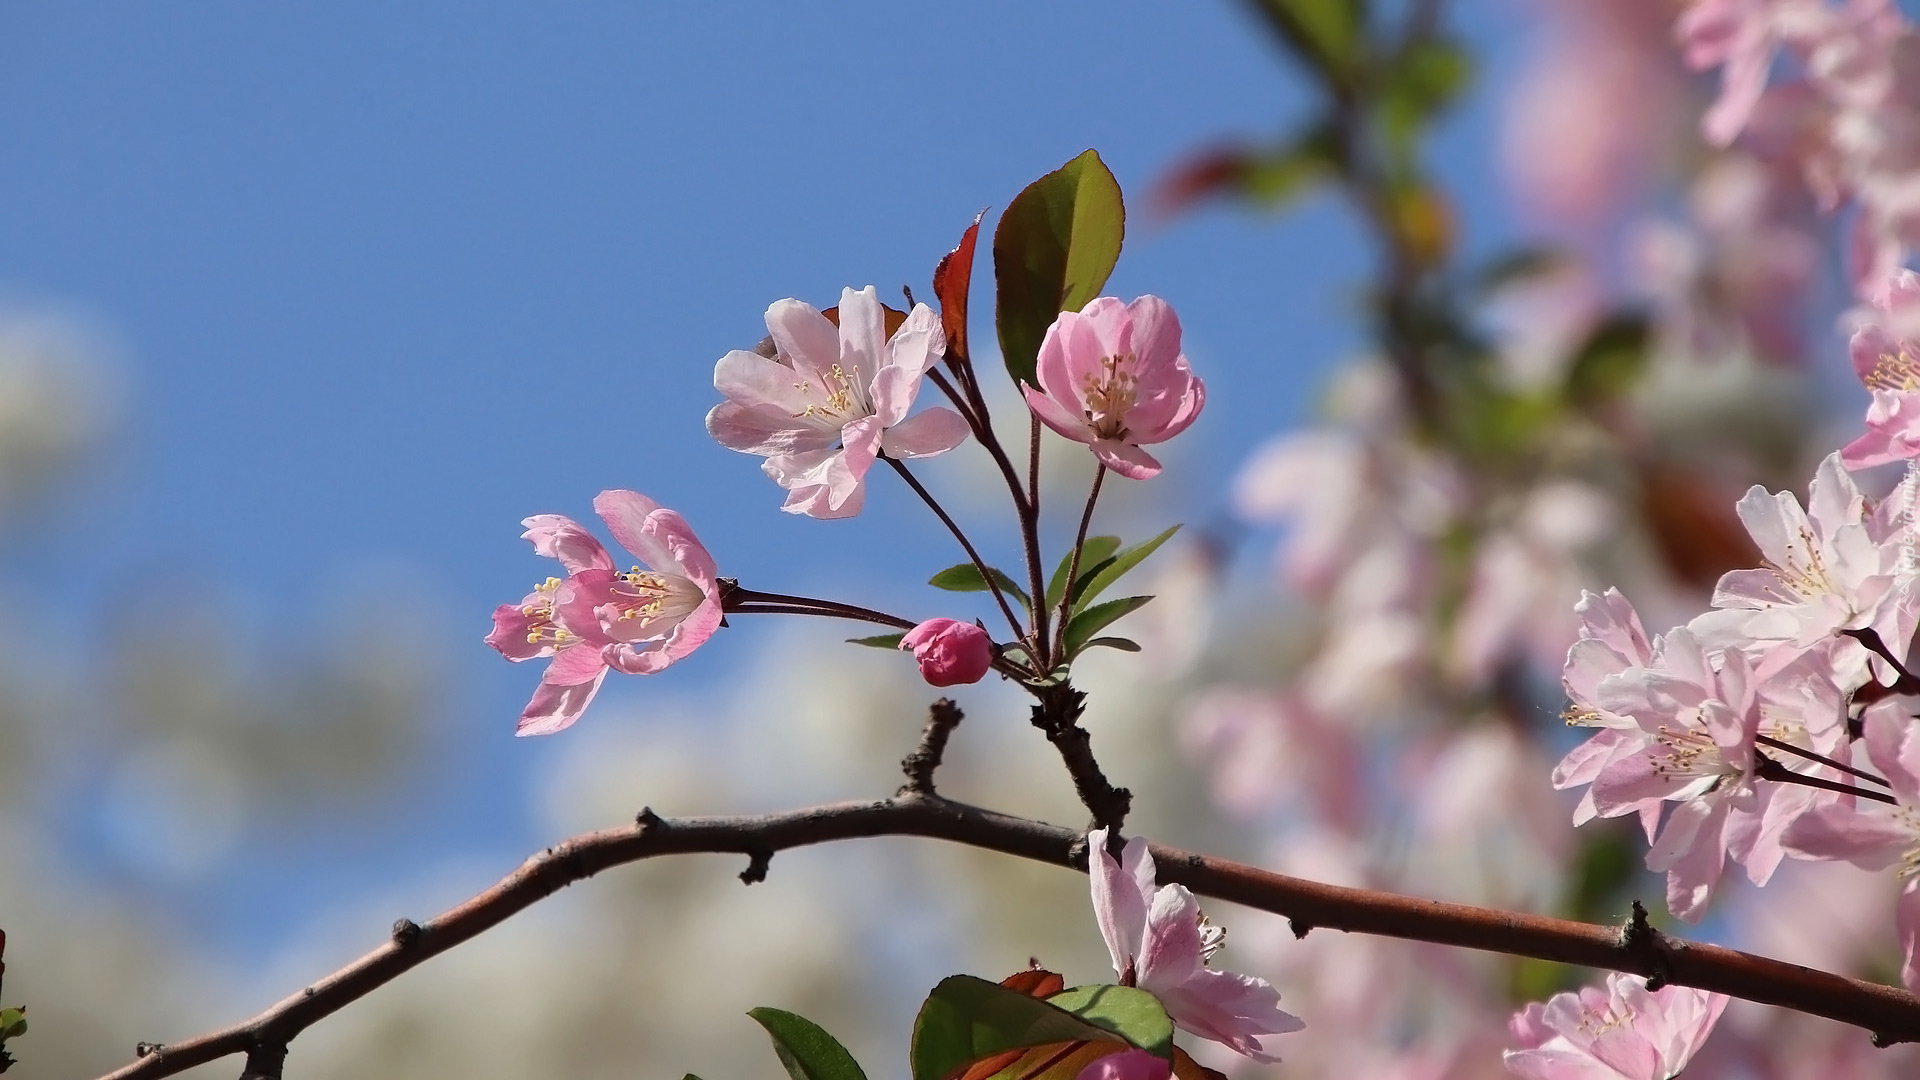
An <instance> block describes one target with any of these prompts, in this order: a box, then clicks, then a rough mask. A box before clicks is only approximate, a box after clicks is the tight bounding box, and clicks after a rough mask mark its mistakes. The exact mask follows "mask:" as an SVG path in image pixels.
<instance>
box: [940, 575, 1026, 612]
mask: <svg viewBox="0 0 1920 1080" xmlns="http://www.w3.org/2000/svg"><path fill="white" fill-rule="evenodd" d="M987 572H988V573H991V574H992V575H993V581H994V584H996V585H998V586H1000V591H1001V592H1004V593H1007V594H1008V595H1010V596H1013V597H1016V598H1018V599H1019V601H1020V606H1022V607H1024V608H1026V609H1027V610H1028V611H1032V610H1033V601H1032V600H1031V599H1029V598H1028V596H1027V594H1026V592H1025V591H1024V590H1022V589H1021V588H1020V586H1018V585H1015V584H1014V583H1013V579H1012V578H1010V577H1008V576H1007V575H1006V574H1005V573H1004V572H1003V571H1000V570H996V569H994V568H993V567H991V566H989V567H987ZM927 584H929V585H931V586H933V587H934V588H936V589H946V590H947V591H948V592H986V591H987V579H986V578H983V577H981V576H980V568H979V567H977V566H975V565H973V564H972V563H959V564H957V565H954V566H949V567H947V568H946V569H945V570H942V571H940V572H939V573H937V574H935V575H933V576H932V577H930V578H928V579H927Z"/></svg>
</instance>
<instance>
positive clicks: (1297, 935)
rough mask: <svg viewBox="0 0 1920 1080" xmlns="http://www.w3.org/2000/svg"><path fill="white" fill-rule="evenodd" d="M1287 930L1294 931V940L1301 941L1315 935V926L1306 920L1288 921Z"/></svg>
mask: <svg viewBox="0 0 1920 1080" xmlns="http://www.w3.org/2000/svg"><path fill="white" fill-rule="evenodd" d="M1287 929H1289V930H1291V931H1293V940H1295V941H1301V940H1303V939H1305V938H1306V936H1307V935H1308V934H1311V933H1313V924H1312V923H1310V922H1308V921H1306V920H1305V919H1288V920H1287Z"/></svg>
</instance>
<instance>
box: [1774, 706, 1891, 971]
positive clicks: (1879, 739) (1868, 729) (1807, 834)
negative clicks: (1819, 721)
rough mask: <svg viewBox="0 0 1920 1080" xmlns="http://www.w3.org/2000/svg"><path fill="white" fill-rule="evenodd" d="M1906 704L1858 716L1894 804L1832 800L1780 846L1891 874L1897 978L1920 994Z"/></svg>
mask: <svg viewBox="0 0 1920 1080" xmlns="http://www.w3.org/2000/svg"><path fill="white" fill-rule="evenodd" d="M1906 704H1907V703H1905V702H1902V701H1901V700H1900V699H1899V698H1888V699H1885V700H1882V701H1880V702H1876V703H1875V704H1873V705H1871V706H1868V708H1867V710H1866V712H1865V713H1864V714H1863V715H1862V717H1861V728H1862V735H1863V741H1864V742H1865V743H1866V745H1867V757H1868V759H1869V760H1870V761H1872V762H1873V765H1874V767H1875V768H1876V769H1878V770H1880V774H1881V776H1883V777H1884V778H1885V779H1886V781H1887V783H1888V785H1889V786H1890V787H1892V789H1893V795H1894V798H1895V799H1896V800H1897V802H1895V803H1893V804H1891V805H1889V804H1887V803H1881V802H1867V801H1859V802H1857V803H1855V804H1854V805H1851V806H1850V805H1846V804H1844V803H1841V802H1838V801H1833V802H1829V803H1828V804H1826V805H1824V806H1821V807H1819V808H1817V809H1815V810H1812V811H1810V812H1809V813H1806V814H1803V815H1801V816H1800V817H1799V818H1798V819H1796V820H1795V821H1794V822H1793V823H1792V824H1790V825H1788V826H1787V828H1786V831H1785V835H1784V837H1783V838H1782V844H1783V845H1784V846H1785V847H1786V849H1787V851H1788V852H1789V853H1790V854H1792V855H1795V856H1797V857H1800V858H1804V859H1842V860H1845V861H1847V862H1850V863H1853V864H1854V865H1855V866H1858V867H1861V868H1862V869H1866V870H1885V869H1888V868H1890V867H1891V868H1893V869H1894V870H1895V873H1896V874H1897V876H1898V877H1899V878H1900V881H1901V892H1900V899H1899V901H1898V903H1897V904H1896V906H1895V909H1894V918H1895V923H1896V925H1897V927H1898V931H1899V935H1900V950H1901V955H1902V958H1903V959H1902V963H1901V967H1900V977H1901V979H1902V981H1904V982H1905V983H1906V984H1907V988H1908V989H1910V990H1914V991H1916V992H1920V956H1916V955H1915V953H1916V946H1920V877H1917V876H1916V874H1915V868H1916V867H1920V728H1917V727H1916V726H1915V725H1914V724H1913V723H1912V722H1911V721H1910V720H1909V719H1908V718H1907V715H1906V711H1907V710H1906Z"/></svg>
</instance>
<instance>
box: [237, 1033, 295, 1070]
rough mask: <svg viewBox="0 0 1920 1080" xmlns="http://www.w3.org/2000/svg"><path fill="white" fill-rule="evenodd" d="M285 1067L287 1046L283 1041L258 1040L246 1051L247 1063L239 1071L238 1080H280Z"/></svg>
mask: <svg viewBox="0 0 1920 1080" xmlns="http://www.w3.org/2000/svg"><path fill="white" fill-rule="evenodd" d="M286 1067H287V1044H286V1041H285V1040H284V1039H259V1038H256V1039H255V1040H254V1041H253V1045H252V1046H250V1047H249V1048H248V1049H247V1063H246V1065H245V1066H244V1067H242V1068H241V1070H240V1080H280V1077H281V1075H282V1074H283V1073H284V1072H285V1071H286Z"/></svg>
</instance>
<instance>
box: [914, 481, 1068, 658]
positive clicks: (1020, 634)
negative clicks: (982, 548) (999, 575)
mask: <svg viewBox="0 0 1920 1080" xmlns="http://www.w3.org/2000/svg"><path fill="white" fill-rule="evenodd" d="M880 460H882V461H884V462H886V463H887V464H888V465H891V466H893V471H894V472H897V473H899V474H900V479H902V480H905V481H906V482H907V486H908V487H910V488H912V489H913V492H914V494H916V495H918V496H920V501H921V502H924V503H926V504H927V509H929V510H932V511H933V513H934V516H935V517H937V518H939V519H940V521H941V522H942V523H943V524H945V525H946V527H947V531H948V532H951V533H952V534H953V538H954V539H955V540H958V541H960V547H961V549H962V550H964V551H965V552H966V553H967V558H969V559H972V560H973V568H974V569H975V570H978V571H980V580H982V581H984V582H986V583H987V589H988V591H989V592H992V593H993V598H994V600H995V601H996V602H998V603H999V605H1000V613H1001V614H1002V615H1005V616H1006V617H1007V625H1008V626H1011V627H1013V633H1014V636H1015V637H1017V638H1019V639H1020V640H1022V641H1025V642H1026V643H1027V646H1028V648H1032V647H1033V642H1032V640H1031V639H1030V638H1028V637H1027V631H1026V628H1025V627H1024V626H1022V625H1021V624H1020V620H1019V618H1018V617H1016V616H1015V615H1014V613H1013V605H1011V604H1009V603H1007V597H1006V594H1005V593H1003V592H1001V591H1000V583H999V582H997V581H995V580H994V579H993V571H992V570H990V569H988V567H987V563H986V560H984V559H982V558H981V557H980V553H979V552H978V551H975V550H974V549H973V541H971V540H968V539H967V534H966V533H964V532H962V531H961V529H960V526H959V525H958V524H956V523H955V522H954V520H953V518H952V517H950V516H948V514H947V511H946V508H945V507H942V506H941V505H940V502H939V500H937V499H935V498H934V497H933V493H932V492H930V491H928V490H927V489H926V488H925V487H924V486H922V485H921V483H920V481H919V479H918V478H916V477H915V476H914V475H913V473H912V472H910V471H908V469H907V466H906V463H905V462H903V461H901V460H899V459H898V458H891V457H888V456H886V455H885V454H882V455H880Z"/></svg>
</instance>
